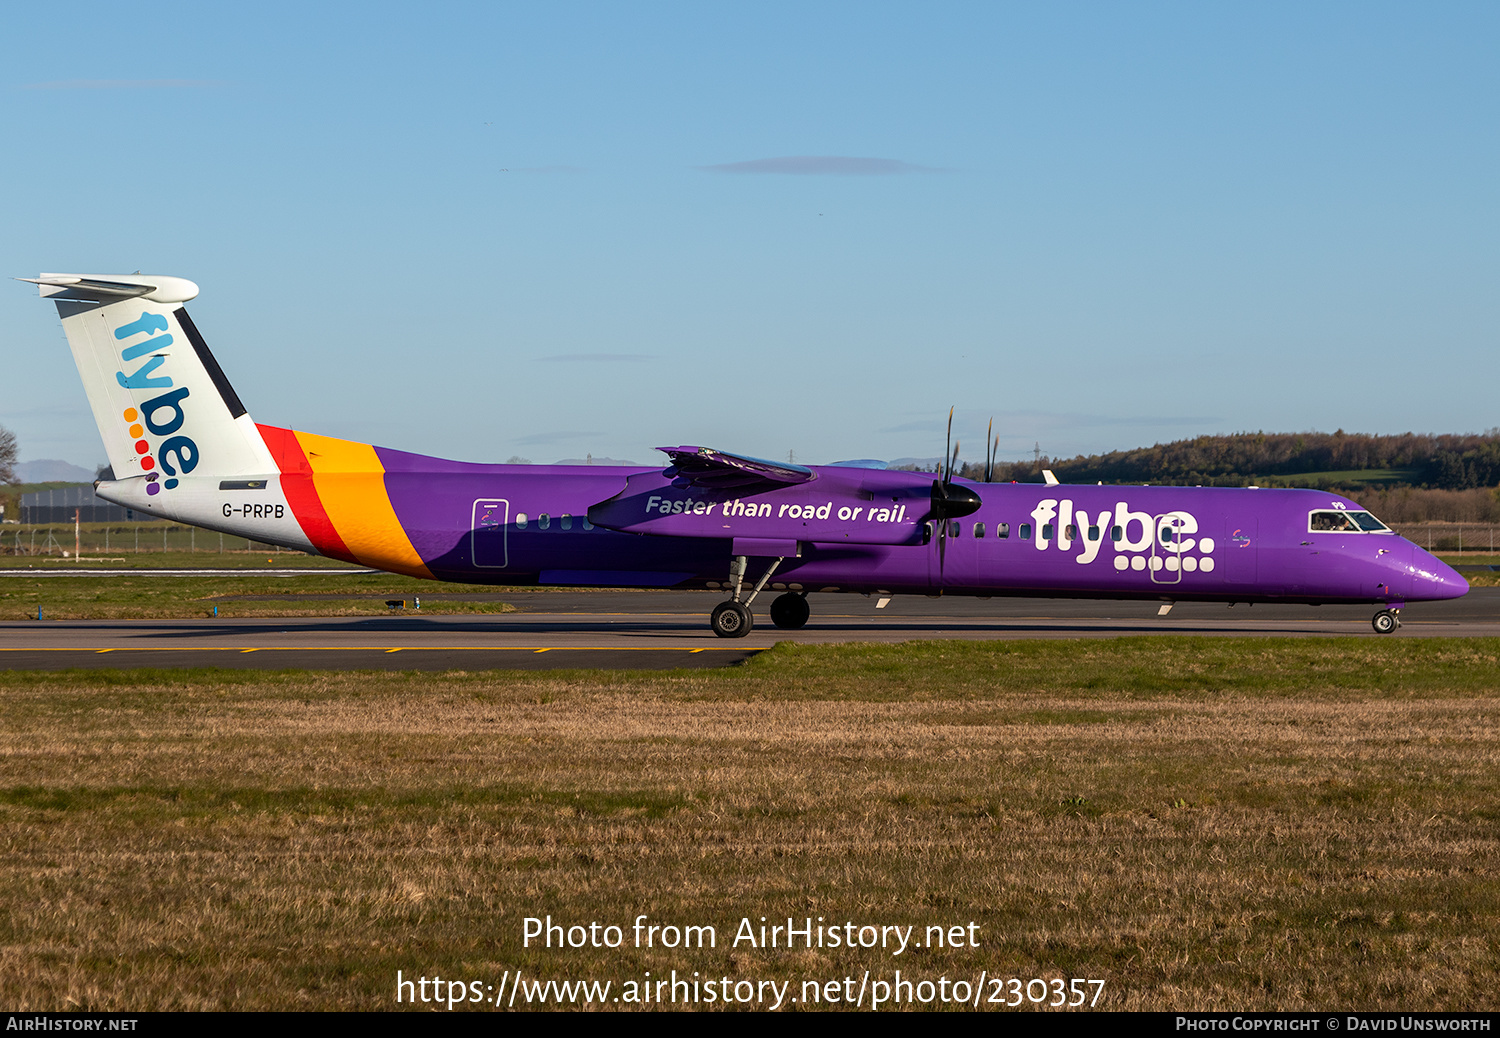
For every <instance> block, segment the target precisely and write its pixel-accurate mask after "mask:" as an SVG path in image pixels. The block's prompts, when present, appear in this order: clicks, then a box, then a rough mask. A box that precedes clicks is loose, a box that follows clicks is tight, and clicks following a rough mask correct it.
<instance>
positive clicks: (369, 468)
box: [293, 431, 432, 580]
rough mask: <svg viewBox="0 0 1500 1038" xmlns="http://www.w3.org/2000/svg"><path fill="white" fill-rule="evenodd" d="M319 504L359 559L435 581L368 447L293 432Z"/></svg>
mask: <svg viewBox="0 0 1500 1038" xmlns="http://www.w3.org/2000/svg"><path fill="white" fill-rule="evenodd" d="M293 435H294V436H296V438H297V443H298V445H299V446H300V447H301V448H302V453H303V455H304V456H305V457H306V458H307V463H308V465H309V466H311V468H312V483H313V487H314V488H315V489H316V490H317V494H318V500H319V501H321V502H322V505H323V508H324V511H325V512H326V513H327V515H328V518H329V520H330V521H331V522H332V524H333V527H334V529H335V530H336V531H337V532H338V536H339V537H340V538H341V539H342V540H343V542H344V544H345V545H347V546H348V550H349V551H350V553H351V554H352V555H353V556H354V558H355V559H356V560H357V561H359V562H360V563H362V564H364V565H366V566H373V567H375V568H376V569H384V570H391V571H393V572H396V573H405V574H407V575H408V576H413V577H426V578H427V579H429V580H430V579H432V571H431V570H429V569H428V568H427V565H426V564H425V563H424V562H423V561H422V557H421V556H420V555H418V554H417V549H416V548H414V547H413V546H412V543H411V538H410V537H408V536H406V530H405V529H404V528H403V527H402V526H401V520H400V519H398V518H397V517H396V510H395V509H394V508H393V507H391V499H390V496H389V495H388V494H387V493H386V491H385V466H383V465H381V464H380V458H379V456H377V455H376V453H375V448H374V447H371V446H370V445H369V444H367V443H354V442H353V441H351V440H336V439H334V438H333V437H331V436H317V435H314V434H313V433H305V432H295V431H294V432H293Z"/></svg>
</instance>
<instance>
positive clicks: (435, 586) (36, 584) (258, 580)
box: [0, 571, 513, 620]
mask: <svg viewBox="0 0 1500 1038" xmlns="http://www.w3.org/2000/svg"><path fill="white" fill-rule="evenodd" d="M490 591H493V589H492V588H484V587H470V586H468V585H464V584H442V583H438V582H436V581H431V580H418V579H416V578H415V577H403V576H398V575H396V574H392V573H358V572H355V573H340V572H332V571H331V572H327V573H324V572H321V571H313V572H309V573H308V574H307V575H306V576H302V575H297V576H255V575H251V574H246V575H245V576H233V575H230V576H218V575H216V576H207V577H179V576H157V575H142V576H112V577H107V578H106V577H41V576H39V577H34V578H33V577H20V576H11V577H4V578H0V620H25V619H32V620H34V619H36V616H37V610H38V609H40V610H41V611H42V615H43V617H44V618H45V619H49V620H100V619H105V620H114V619H170V618H181V619H191V618H202V617H204V616H208V615H210V614H211V613H212V612H213V610H214V608H215V607H217V608H218V610H219V612H218V615H219V616H223V617H235V616H351V615H371V614H379V613H385V612H387V611H388V610H387V608H386V605H385V603H386V601H387V600H394V599H398V598H399V599H401V600H403V601H405V602H407V603H410V602H412V600H413V599H415V598H421V597H422V596H424V595H427V596H431V595H433V594H445V593H446V594H452V593H460V594H461V593H464V592H480V593H484V592H490ZM277 596H281V597H280V598H278V597H277ZM512 609H513V607H512V606H510V605H508V604H507V603H505V602H499V601H453V600H447V601H443V600H437V599H432V598H431V597H428V598H426V599H423V602H422V611H423V612H433V613H504V612H510V611H512Z"/></svg>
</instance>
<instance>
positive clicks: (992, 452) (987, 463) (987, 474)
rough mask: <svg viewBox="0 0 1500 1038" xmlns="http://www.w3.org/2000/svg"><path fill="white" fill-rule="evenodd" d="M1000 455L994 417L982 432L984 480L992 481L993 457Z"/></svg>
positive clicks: (993, 470)
mask: <svg viewBox="0 0 1500 1038" xmlns="http://www.w3.org/2000/svg"><path fill="white" fill-rule="evenodd" d="M999 455H1000V437H998V436H996V435H995V419H993V418H991V419H990V427H989V429H987V430H986V431H985V434H984V481H985V482H986V483H992V482H994V479H995V459H996V458H997V457H998V456H999Z"/></svg>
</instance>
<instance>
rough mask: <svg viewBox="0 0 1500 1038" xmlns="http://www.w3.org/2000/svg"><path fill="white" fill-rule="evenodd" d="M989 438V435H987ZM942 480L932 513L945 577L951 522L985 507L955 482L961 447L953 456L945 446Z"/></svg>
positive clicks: (934, 493) (950, 416) (935, 490)
mask: <svg viewBox="0 0 1500 1038" xmlns="http://www.w3.org/2000/svg"><path fill="white" fill-rule="evenodd" d="M986 436H988V434H986ZM952 441H953V408H951V407H950V408H948V442H949V443H952ZM943 462H944V464H943V470H942V472H941V473H940V475H941V476H942V477H943V478H942V479H935V480H933V481H932V509H931V511H930V512H929V513H928V514H929V515H930V516H931V517H932V521H934V522H936V523H937V524H938V575H939V577H941V576H942V573H943V570H944V567H945V566H946V564H947V558H948V523H949V521H950V520H953V519H962V518H963V517H964V516H966V515H971V514H973V513H974V512H977V511H978V510H979V508H980V506H982V505H983V504H984V502H983V501H981V500H980V499H979V495H978V494H976V493H974V491H972V490H970V489H969V488H968V487H961V486H957V485H955V484H954V483H953V472H954V470H955V469H956V468H957V467H958V444H957V443H954V444H953V452H952V454H949V453H948V448H947V446H946V444H945V445H944V447H943Z"/></svg>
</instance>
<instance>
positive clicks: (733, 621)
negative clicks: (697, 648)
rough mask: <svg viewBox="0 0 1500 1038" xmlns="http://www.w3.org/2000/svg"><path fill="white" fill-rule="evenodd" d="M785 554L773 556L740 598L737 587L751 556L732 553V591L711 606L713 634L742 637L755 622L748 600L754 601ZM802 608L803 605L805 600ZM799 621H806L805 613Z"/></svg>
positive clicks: (772, 608) (741, 581)
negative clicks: (727, 598)
mask: <svg viewBox="0 0 1500 1038" xmlns="http://www.w3.org/2000/svg"><path fill="white" fill-rule="evenodd" d="M785 558H786V556H784V555H783V556H780V557H778V558H775V559H772V560H771V564H770V565H769V566H767V567H766V571H765V572H764V573H762V574H761V575H760V579H759V580H757V581H756V582H755V587H753V588H751V589H750V593H749V594H748V595H746V596H745V600H744V601H743V602H741V601H740V589H741V587H743V586H744V583H745V570H746V569H747V568H748V567H749V563H750V560H749V559H747V558H746V557H745V556H743V555H736V556H735V557H734V561H733V562H731V563H730V564H729V579H730V581H731V582H732V586H733V588H734V593H733V594H731V595H730V596H729V601H727V602H720V603H719V604H718V605H716V606H715V607H714V611H713V612H712V613H710V614H709V618H708V623H709V626H710V627H712V628H713V629H714V634H717V635H718V636H719V637H720V638H743V637H745V635H747V634H749V633H750V629H751V628H752V627H754V626H755V617H754V616H753V615H751V613H750V603H751V602H754V601H755V596H756V595H758V594H760V589H761V588H763V587H765V586H766V582H767V581H768V580H770V579H771V574H772V573H775V572H776V567H777V566H780V565H781V563H782V561H783V560H784V559H785ZM785 597H786V596H785V595H783V596H782V598H785ZM793 597H795V596H793ZM776 601H778V602H780V601H781V599H780V598H778V599H777V600H776ZM803 608H804V609H805V608H806V604H805V603H804V605H803ZM771 619H772V620H775V619H776V607H775V606H774V605H773V606H772V607H771ZM802 621H803V623H806V622H807V617H805V616H804V617H803V618H802ZM777 626H778V627H779V626H781V624H780V622H779V621H778V622H777ZM797 626H798V627H800V626H802V624H798V625H797Z"/></svg>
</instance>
